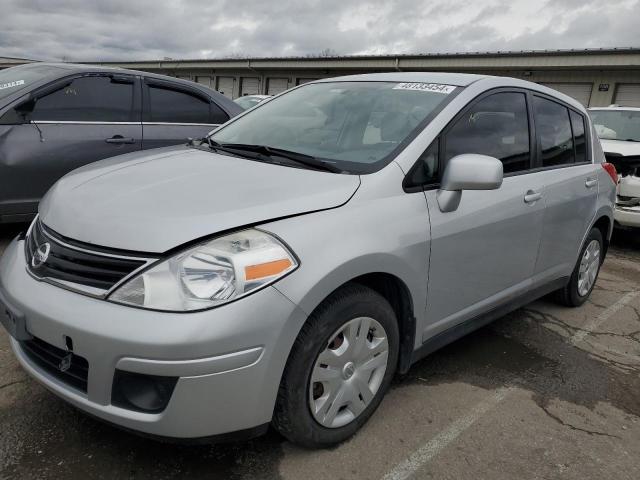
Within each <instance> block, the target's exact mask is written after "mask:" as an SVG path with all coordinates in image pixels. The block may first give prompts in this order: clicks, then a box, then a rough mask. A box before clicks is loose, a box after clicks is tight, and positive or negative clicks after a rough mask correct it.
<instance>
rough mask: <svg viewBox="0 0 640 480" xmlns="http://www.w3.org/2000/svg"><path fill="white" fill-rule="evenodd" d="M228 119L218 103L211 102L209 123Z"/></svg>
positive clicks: (222, 121)
mask: <svg viewBox="0 0 640 480" xmlns="http://www.w3.org/2000/svg"><path fill="white" fill-rule="evenodd" d="M227 120H229V115H227V114H226V113H224V110H222V109H221V108H220V107H219V106H218V105H216V104H215V103H213V102H211V120H210V121H209V123H224V122H226V121H227Z"/></svg>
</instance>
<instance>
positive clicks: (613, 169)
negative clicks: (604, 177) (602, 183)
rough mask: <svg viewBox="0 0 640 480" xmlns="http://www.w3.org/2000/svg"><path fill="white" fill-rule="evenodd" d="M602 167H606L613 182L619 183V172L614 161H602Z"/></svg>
mask: <svg viewBox="0 0 640 480" xmlns="http://www.w3.org/2000/svg"><path fill="white" fill-rule="evenodd" d="M602 168H604V169H605V170H606V171H607V173H608V174H609V176H610V177H611V180H613V183H615V184H616V185H617V184H618V172H617V171H616V167H615V165H614V164H613V163H609V162H603V163H602Z"/></svg>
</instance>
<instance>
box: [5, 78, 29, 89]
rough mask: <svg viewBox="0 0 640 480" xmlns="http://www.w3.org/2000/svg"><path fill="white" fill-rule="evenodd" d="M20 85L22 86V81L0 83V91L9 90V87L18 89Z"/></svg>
mask: <svg viewBox="0 0 640 480" xmlns="http://www.w3.org/2000/svg"><path fill="white" fill-rule="evenodd" d="M20 85H24V80H16V81H15V82H9V83H0V90H4V89H5V88H11V87H19V86H20Z"/></svg>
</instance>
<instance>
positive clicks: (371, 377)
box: [309, 317, 389, 428]
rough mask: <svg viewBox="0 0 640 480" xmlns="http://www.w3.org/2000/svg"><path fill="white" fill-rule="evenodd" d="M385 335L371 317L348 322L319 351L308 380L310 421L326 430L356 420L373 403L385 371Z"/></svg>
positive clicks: (386, 359) (387, 348)
mask: <svg viewBox="0 0 640 480" xmlns="http://www.w3.org/2000/svg"><path fill="white" fill-rule="evenodd" d="M388 357H389V342H388V340H387V332H385V330H384V328H383V327H382V325H380V323H378V322H377V321H376V320H374V319H373V318H369V317H359V318H354V319H353V320H349V321H348V322H347V323H345V324H344V325H343V326H342V327H340V328H339V329H338V330H337V331H336V332H335V333H334V334H333V335H332V336H331V338H330V339H329V341H328V342H327V346H326V347H325V349H324V350H322V351H321V352H320V354H319V355H318V358H316V361H315V363H314V365H313V370H312V371H311V379H310V381H309V407H310V409H311V413H312V415H313V418H315V420H316V421H317V422H318V423H319V424H320V425H322V426H324V427H327V428H338V427H342V426H344V425H347V424H348V423H350V422H352V421H353V420H355V419H356V418H357V417H358V416H359V415H360V414H361V413H362V412H363V411H364V410H365V409H366V408H367V405H369V403H371V401H372V400H373V398H374V397H375V395H376V393H377V392H378V390H379V389H380V385H381V384H382V380H383V378H384V373H385V371H386V370H387V361H388Z"/></svg>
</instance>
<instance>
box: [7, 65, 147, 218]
mask: <svg viewBox="0 0 640 480" xmlns="http://www.w3.org/2000/svg"><path fill="white" fill-rule="evenodd" d="M134 87H135V77H131V76H124V75H118V76H117V77H111V76H102V75H98V76H83V77H78V78H75V79H73V80H71V81H70V82H69V83H66V84H65V86H64V87H62V88H60V89H58V90H56V91H54V92H52V93H49V94H48V95H45V96H43V97H41V98H38V99H37V100H36V101H35V104H34V105H33V106H32V107H31V113H29V114H28V115H27V117H26V119H27V121H28V122H29V123H23V124H17V125H5V126H3V130H4V135H3V139H2V143H1V145H0V148H2V158H3V165H2V166H1V168H2V171H1V173H0V192H1V193H0V206H2V210H3V213H4V214H5V215H12V214H13V215H16V214H31V213H35V212H36V209H37V204H38V202H39V200H40V199H41V198H42V196H43V195H44V194H45V193H46V191H47V190H48V189H49V188H50V187H51V186H52V185H53V184H54V183H55V182H56V181H57V180H58V179H59V178H60V177H62V176H63V175H65V174H66V173H68V172H70V171H71V170H73V169H75V168H78V167H80V166H82V165H85V164H88V163H91V162H95V161H97V160H101V159H103V158H107V157H112V156H115V155H120V154H123V153H128V152H132V151H136V150H140V149H141V147H142V125H141V123H140V119H139V108H137V107H136V102H138V103H139V101H140V100H139V95H136V93H135V88H134ZM36 95H37V92H36Z"/></svg>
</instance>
